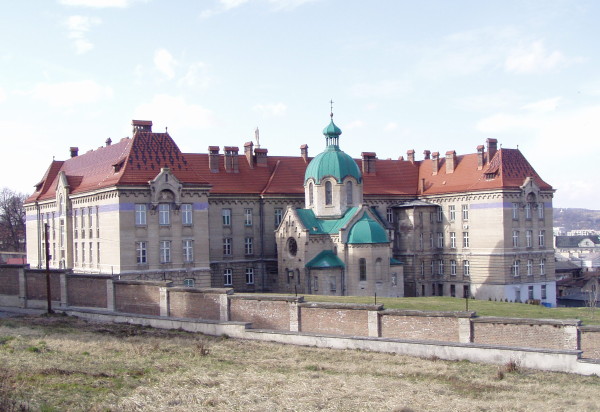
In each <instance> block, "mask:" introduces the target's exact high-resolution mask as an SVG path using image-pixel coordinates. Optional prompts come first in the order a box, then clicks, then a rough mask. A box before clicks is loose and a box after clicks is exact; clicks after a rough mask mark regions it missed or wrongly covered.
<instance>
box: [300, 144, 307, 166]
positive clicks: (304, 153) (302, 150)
mask: <svg viewBox="0 0 600 412" xmlns="http://www.w3.org/2000/svg"><path fill="white" fill-rule="evenodd" d="M300 157H302V158H303V159H304V163H308V145H307V144H303V145H302V146H300Z"/></svg>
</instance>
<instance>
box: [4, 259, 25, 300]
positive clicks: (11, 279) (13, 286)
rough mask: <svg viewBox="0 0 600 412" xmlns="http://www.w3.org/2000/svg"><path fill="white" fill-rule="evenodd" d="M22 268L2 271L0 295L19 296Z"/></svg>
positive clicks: (15, 267)
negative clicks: (20, 271)
mask: <svg viewBox="0 0 600 412" xmlns="http://www.w3.org/2000/svg"><path fill="white" fill-rule="evenodd" d="M20 269H22V267H21V266H10V267H6V268H3V269H2V270H1V271H0V295H11V296H18V295H19V270H20Z"/></svg>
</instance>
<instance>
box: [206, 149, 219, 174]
mask: <svg viewBox="0 0 600 412" xmlns="http://www.w3.org/2000/svg"><path fill="white" fill-rule="evenodd" d="M208 167H209V169H210V171H211V172H212V173H219V146H208Z"/></svg>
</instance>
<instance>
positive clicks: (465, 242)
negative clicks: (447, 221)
mask: <svg viewBox="0 0 600 412" xmlns="http://www.w3.org/2000/svg"><path fill="white" fill-rule="evenodd" d="M463 247H469V232H463Z"/></svg>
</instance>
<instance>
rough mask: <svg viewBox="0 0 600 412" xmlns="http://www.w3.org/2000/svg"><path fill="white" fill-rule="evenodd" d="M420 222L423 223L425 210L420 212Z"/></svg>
mask: <svg viewBox="0 0 600 412" xmlns="http://www.w3.org/2000/svg"><path fill="white" fill-rule="evenodd" d="M419 223H420V224H421V225H422V224H423V212H419Z"/></svg>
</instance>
